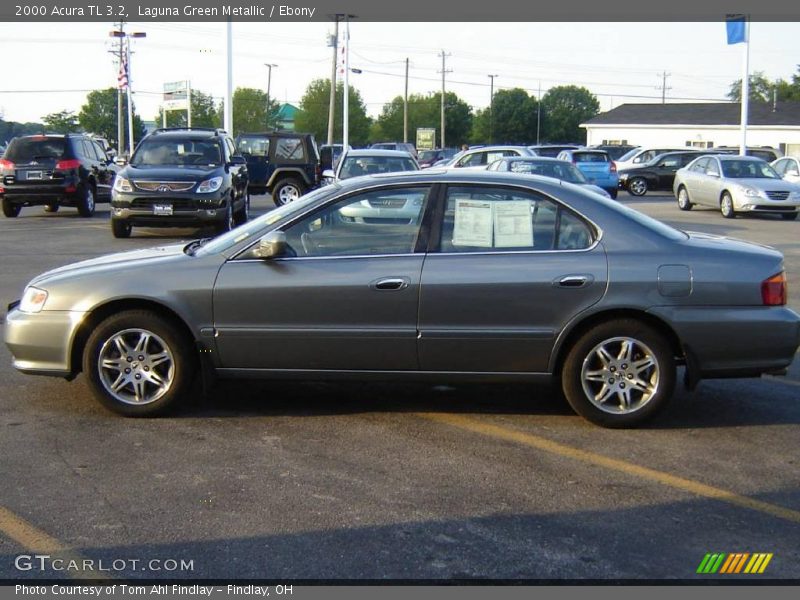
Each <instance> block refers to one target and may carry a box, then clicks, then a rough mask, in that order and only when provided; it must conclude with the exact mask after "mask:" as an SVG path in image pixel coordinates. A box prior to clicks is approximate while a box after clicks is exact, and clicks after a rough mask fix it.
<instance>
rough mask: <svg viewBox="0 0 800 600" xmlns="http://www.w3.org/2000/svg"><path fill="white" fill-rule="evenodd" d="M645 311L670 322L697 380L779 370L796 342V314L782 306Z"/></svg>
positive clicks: (799, 340) (799, 330) (799, 342)
mask: <svg viewBox="0 0 800 600" xmlns="http://www.w3.org/2000/svg"><path fill="white" fill-rule="evenodd" d="M649 312H650V313H651V314H653V315H655V316H657V317H659V318H660V319H662V320H663V321H665V322H667V323H669V324H670V325H671V326H672V328H673V329H674V330H675V332H676V333H677V335H678V337H679V338H680V340H681V342H682V343H683V345H684V348H685V349H686V351H687V354H690V355H691V360H692V362H693V365H692V366H693V367H694V368H695V369H696V370H697V371H698V373H697V375H698V376H699V377H702V378H715V377H753V376H758V375H761V374H763V373H770V372H777V371H781V370H782V369H785V368H786V367H788V366H789V365H790V364H791V363H792V361H793V360H794V357H795V353H796V352H797V348H798V346H800V315H798V314H797V313H796V312H794V311H793V310H792V309H790V308H787V307H777V306H775V307H769V306H763V307H744V306H743V307H721V306H715V307H676V306H661V307H656V308H653V309H651V310H650V311H649Z"/></svg>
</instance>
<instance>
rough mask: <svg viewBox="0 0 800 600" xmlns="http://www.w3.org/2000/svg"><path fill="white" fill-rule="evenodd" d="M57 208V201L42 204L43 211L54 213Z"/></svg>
mask: <svg viewBox="0 0 800 600" xmlns="http://www.w3.org/2000/svg"><path fill="white" fill-rule="evenodd" d="M59 208H60V207H59V205H58V202H50V203H49V204H45V205H44V212H49V213H56V212H58V209H59Z"/></svg>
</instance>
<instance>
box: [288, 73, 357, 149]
mask: <svg viewBox="0 0 800 600" xmlns="http://www.w3.org/2000/svg"><path fill="white" fill-rule="evenodd" d="M330 90H331V82H330V80H329V79H315V80H314V81H312V82H311V83H310V84H309V85H308V87H307V88H306V92H305V94H304V95H303V98H302V100H300V111H299V112H298V113H297V116H296V117H295V129H296V130H297V131H302V132H304V133H313V134H314V137H316V138H317V141H318V142H319V143H322V141H323V140H325V141H327V139H328V106H329V102H330ZM343 99H344V83H343V82H341V81H338V82H337V83H336V109H335V111H334V130H333V137H334V140H338V141H341V140H342V138H343V132H342V113H343ZM348 102H349V112H350V126H349V131H348V133H349V138H350V139H349V143H350V145H351V146H353V147H358V146H364V145H366V143H367V141H368V140H369V135H370V125H371V124H372V120H371V119H370V118H369V117H368V116H367V107H366V105H365V104H364V100H363V99H362V98H361V93H360V92H359V91H358V90H357V89H356V88H354V87H352V86H351V87H350V93H349V95H348Z"/></svg>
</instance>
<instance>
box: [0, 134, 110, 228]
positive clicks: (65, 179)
mask: <svg viewBox="0 0 800 600" xmlns="http://www.w3.org/2000/svg"><path fill="white" fill-rule="evenodd" d="M116 171H117V166H116V165H115V164H114V163H113V162H112V161H111V159H110V158H109V157H108V156H107V155H106V152H105V149H104V148H103V147H102V146H101V145H100V144H99V143H98V142H97V141H96V140H93V139H92V138H90V137H89V136H86V135H82V134H73V133H70V134H66V135H56V134H43V135H26V136H23V137H17V138H14V139H13V140H11V142H10V143H9V144H8V148H7V149H6V152H5V155H4V156H3V158H2V159H0V196H2V198H3V214H4V215H5V216H6V217H16V216H18V215H19V213H20V211H21V210H22V207H23V206H44V207H45V210H46V211H48V212H56V211H57V210H58V208H59V206H74V207H76V208H77V209H78V212H79V213H80V215H81V216H82V217H91V216H92V215H93V214H94V207H95V203H96V202H108V201H109V199H110V198H111V184H112V182H113V180H114V175H115V173H116Z"/></svg>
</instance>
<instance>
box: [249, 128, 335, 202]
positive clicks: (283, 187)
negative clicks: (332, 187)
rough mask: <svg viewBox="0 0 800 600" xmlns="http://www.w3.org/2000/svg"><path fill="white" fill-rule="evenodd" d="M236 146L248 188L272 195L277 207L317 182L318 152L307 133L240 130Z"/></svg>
mask: <svg viewBox="0 0 800 600" xmlns="http://www.w3.org/2000/svg"><path fill="white" fill-rule="evenodd" d="M236 147H237V148H239V151H240V152H241V153H242V156H244V157H245V160H247V170H248V172H249V174H250V191H251V192H252V193H253V194H264V193H270V194H272V200H273V201H274V202H275V205H276V206H283V205H284V204H288V203H289V202H292V201H293V200H297V199H298V198H299V197H300V196H302V195H303V194H305V193H306V192H307V191H308V190H310V189H313V188H315V187H317V186H318V185H319V182H320V177H321V175H322V170H321V167H320V160H319V152H318V151H317V144H316V141H315V140H314V136H313V135H311V134H310V133H295V132H291V131H289V132H287V131H273V132H271V133H242V134H240V135H239V136H238V137H237V138H236Z"/></svg>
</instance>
